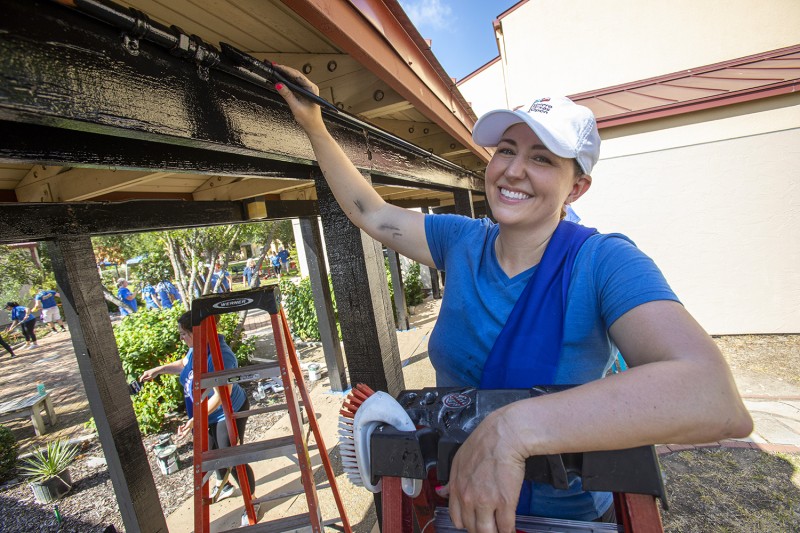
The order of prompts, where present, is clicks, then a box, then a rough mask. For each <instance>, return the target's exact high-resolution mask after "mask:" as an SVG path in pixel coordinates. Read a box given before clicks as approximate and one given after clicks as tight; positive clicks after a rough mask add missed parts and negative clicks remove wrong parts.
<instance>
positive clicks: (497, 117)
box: [472, 109, 575, 158]
mask: <svg viewBox="0 0 800 533" xmlns="http://www.w3.org/2000/svg"><path fill="white" fill-rule="evenodd" d="M520 123H524V124H527V125H528V127H530V129H531V130H533V133H535V134H536V136H537V137H539V140H540V141H542V143H543V144H544V145H545V146H546V147H547V149H548V150H550V151H551V152H553V153H554V154H556V155H557V156H559V157H566V158H574V157H575V151H574V149H573V147H571V146H566V145H565V144H564V141H563V140H561V139H559V138H557V137H556V136H555V135H553V134H552V133H551V132H550V131H549V130H548V129H547V127H545V126H544V125H543V124H541V123H540V122H538V121H536V120H534V119H533V117H531V115H530V114H528V113H525V112H523V111H511V110H509V109H496V110H494V111H489V112H488V113H486V114H485V115H483V116H482V117H481V118H480V119H479V120H478V122H476V123H475V127H474V128H473V129H472V139H473V140H474V141H475V143H476V144H478V145H479V146H487V147H493V146H497V145H498V144H499V143H500V139H502V137H503V133H505V131H506V130H507V129H508V128H510V127H511V126H513V125H514V124H520Z"/></svg>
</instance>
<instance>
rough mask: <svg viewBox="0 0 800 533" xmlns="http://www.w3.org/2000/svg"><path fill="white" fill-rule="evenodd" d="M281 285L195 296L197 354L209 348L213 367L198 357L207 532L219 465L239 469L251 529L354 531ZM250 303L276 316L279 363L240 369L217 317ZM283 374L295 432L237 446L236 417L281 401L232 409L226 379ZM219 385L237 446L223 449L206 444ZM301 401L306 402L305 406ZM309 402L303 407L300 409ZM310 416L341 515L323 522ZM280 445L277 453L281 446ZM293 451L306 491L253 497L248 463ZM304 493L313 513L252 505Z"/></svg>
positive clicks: (199, 509)
mask: <svg viewBox="0 0 800 533" xmlns="http://www.w3.org/2000/svg"><path fill="white" fill-rule="evenodd" d="M278 301H279V295H278V290H277V287H275V286H267V287H261V288H258V289H254V290H247V291H240V292H233V293H224V294H214V295H208V296H203V297H201V298H197V299H195V300H194V301H193V302H192V332H193V337H194V346H193V349H194V354H207V353H210V354H211V360H212V362H213V364H214V368H215V369H219V368H222V369H223V370H217V371H215V372H208V357H199V356H197V355H195V357H194V358H193V359H194V361H193V364H194V367H193V373H194V383H193V389H192V397H193V399H194V421H195V422H194V525H195V532H196V533H207V532H208V531H210V526H209V514H210V513H209V506H210V505H211V503H213V502H212V500H211V498H210V497H209V480H210V478H211V476H212V474H213V472H214V471H215V470H217V469H221V468H232V467H235V468H236V469H237V474H238V478H239V482H240V484H241V485H240V488H241V489H242V499H243V500H244V507H245V510H246V513H247V517H248V521H249V523H250V527H248V528H245V531H246V530H253V531H274V532H279V531H289V530H294V529H298V528H301V527H309V526H310V527H311V530H312V531H313V532H314V533H322V531H323V527H324V526H326V525H330V524H335V523H341V524H342V525H341V528H342V529H343V530H344V531H345V533H351V529H350V524H349V522H348V520H347V515H346V513H345V509H344V505H343V503H342V500H341V497H340V495H339V489H338V487H337V484H336V476H335V474H334V472H333V467H332V466H331V462H330V458H329V456H328V453H327V448H326V447H325V443H324V441H323V438H322V434H321V432H320V428H319V425H318V423H317V419H316V416H315V411H314V408H313V405H312V403H311V398H310V396H309V394H308V391H307V389H306V386H305V382H304V381H303V374H302V370H301V368H300V364H299V360H298V358H297V352H296V351H295V348H294V344H293V343H292V340H291V335H290V333H289V324H288V322H287V321H286V315H285V313H284V311H283V309H282V308H281V307H280V305H279V303H278ZM246 309H263V310H265V311H266V312H267V313H269V315H270V319H271V323H272V332H273V335H274V338H275V347H276V352H277V358H278V363H277V365H276V364H274V363H271V364H263V365H250V366H246V367H242V368H229V369H225V368H224V364H223V360H222V352H221V351H220V344H219V339H218V337H217V327H216V320H215V316H216V315H220V314H224V313H232V312H238V311H243V310H246ZM278 374H280V376H281V379H282V380H283V387H284V393H285V394H286V404H285V405H282V406H278V408H286V409H287V410H288V414H289V419H290V421H291V425H292V437H282V438H276V439H267V440H263V441H257V442H248V443H247V444H243V445H238V443H239V434H238V429H237V427H236V423H235V420H236V419H237V418H241V417H247V416H252V415H254V414H259V413H263V412H270V411H276V410H277V409H276V407H267V408H263V409H250V410H248V411H242V412H239V413H234V412H233V407H232V405H231V396H230V390H229V389H228V387H227V386H226V385H230V384H233V383H244V382H247V381H254V380H260V379H266V378H270V377H277V375H278ZM214 387H217V390H218V391H219V393H220V399H221V403H222V409H223V412H224V413H225V422H226V425H227V428H228V435H229V436H230V440H231V447H230V448H225V449H218V450H209V449H208V397H209V396H210V394H209V392H210V390H211V389H212V388H214ZM298 393H299V396H300V398H298ZM301 400H302V408H301ZM301 409H304V410H305V411H304V412H303V411H301ZM304 414H305V419H306V420H307V421H308V423H309V427H310V429H311V431H310V432H309V433H310V434H313V436H314V441H315V443H316V448H318V449H319V454H320V457H321V458H322V464H323V467H324V469H325V474H326V475H327V478H328V483H329V485H330V488H331V490H332V492H333V496H334V499H335V501H336V506H337V508H338V510H339V518H335V519H330V520H325V521H323V519H322V515H321V512H320V507H319V501H318V498H317V485H316V484H315V483H314V473H313V470H312V465H311V460H310V457H309V449H313V448H314V447H313V446H312V447H310V446H309V444H308V442H307V440H306V438H307V435H308V434H306V433H305V432H304V428H303V419H304V417H303V415H304ZM276 452H277V453H276ZM289 453H295V454H296V455H297V462H298V464H299V467H300V478H301V482H302V485H303V490H301V491H298V492H295V493H282V494H279V495H266V496H263V497H260V498H256V499H255V500H254V499H252V498H251V493H252V489H251V488H250V487H249V483H248V480H247V474H246V469H245V465H246V464H248V463H252V462H255V461H258V460H263V459H267V458H270V457H276V456H279V455H287V454H289ZM303 492H304V493H305V496H306V502H307V504H308V514H301V515H297V516H291V517H286V518H282V519H280V520H274V521H271V522H267V523H263V524H257V522H258V517H257V516H256V513H255V509H254V504H256V503H262V502H266V501H271V500H274V499H278V498H285V497H287V496H291V495H294V494H300V493H303Z"/></svg>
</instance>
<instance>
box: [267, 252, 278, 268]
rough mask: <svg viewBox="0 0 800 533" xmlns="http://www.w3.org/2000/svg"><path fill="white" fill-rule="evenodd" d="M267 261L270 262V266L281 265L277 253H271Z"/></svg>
mask: <svg viewBox="0 0 800 533" xmlns="http://www.w3.org/2000/svg"><path fill="white" fill-rule="evenodd" d="M269 262H270V263H271V264H272V266H275V267H277V266H281V259H280V257H278V256H277V255H273V256H272V257H270V258H269Z"/></svg>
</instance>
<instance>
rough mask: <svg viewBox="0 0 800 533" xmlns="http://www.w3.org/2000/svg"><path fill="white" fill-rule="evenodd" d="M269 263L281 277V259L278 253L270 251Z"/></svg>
mask: <svg viewBox="0 0 800 533" xmlns="http://www.w3.org/2000/svg"><path fill="white" fill-rule="evenodd" d="M269 263H270V264H271V265H272V271H273V272H275V275H276V276H277V277H281V260H280V258H279V257H278V254H274V253H272V252H270V254H269Z"/></svg>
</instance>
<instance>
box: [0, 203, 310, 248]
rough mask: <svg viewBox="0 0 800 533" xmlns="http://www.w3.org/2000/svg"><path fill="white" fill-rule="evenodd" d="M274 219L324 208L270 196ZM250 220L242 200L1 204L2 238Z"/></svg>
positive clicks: (13, 239) (6, 240)
mask: <svg viewBox="0 0 800 533" xmlns="http://www.w3.org/2000/svg"><path fill="white" fill-rule="evenodd" d="M265 204H266V207H267V217H268V219H283V218H297V217H302V216H314V215H317V214H319V213H318V211H317V206H316V202H313V201H302V200H296V201H292V202H284V201H275V200H267V201H266V202H265ZM241 222H248V219H247V210H246V209H245V207H244V204H243V203H242V202H184V201H173V200H163V201H160V200H150V201H148V200H136V201H130V202H116V203H111V202H103V203H101V202H93V203H64V204H61V203H44V204H42V203H37V204H15V203H5V204H0V243H13V242H26V241H39V240H45V239H54V238H57V237H59V236H65V235H106V234H113V233H137V232H142V231H157V230H164V229H177V228H191V227H198V226H214V225H218V224H237V223H241Z"/></svg>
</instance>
